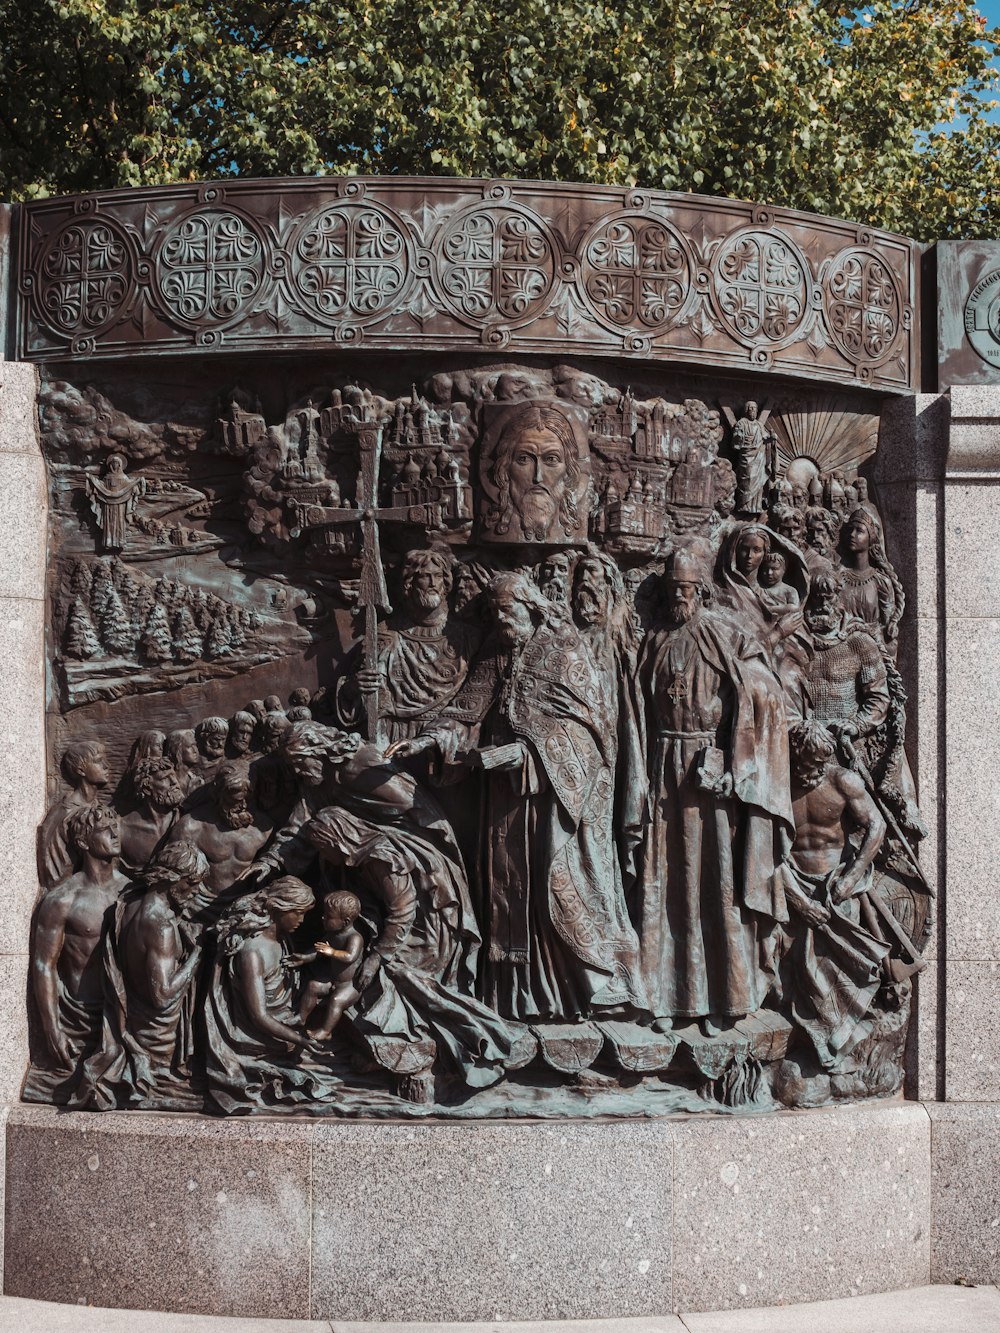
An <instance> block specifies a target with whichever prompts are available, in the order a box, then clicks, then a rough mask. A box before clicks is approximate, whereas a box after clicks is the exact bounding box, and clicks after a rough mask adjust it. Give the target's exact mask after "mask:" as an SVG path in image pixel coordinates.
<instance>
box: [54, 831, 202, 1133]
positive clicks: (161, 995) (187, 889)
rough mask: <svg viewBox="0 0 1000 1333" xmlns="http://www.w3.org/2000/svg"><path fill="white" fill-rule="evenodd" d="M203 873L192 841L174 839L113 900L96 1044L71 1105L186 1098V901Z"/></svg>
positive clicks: (189, 969) (193, 962)
mask: <svg viewBox="0 0 1000 1333" xmlns="http://www.w3.org/2000/svg"><path fill="white" fill-rule="evenodd" d="M207 873H208V862H207V861H206V860H205V857H204V856H203V855H202V854H201V852H199V850H198V848H197V847H195V846H193V845H192V844H191V843H189V842H173V843H170V844H169V845H168V846H166V847H164V848H163V850H162V851H160V852H158V853H157V855H156V856H155V858H154V859H153V862H152V864H151V865H150V866H148V867H147V869H146V870H145V871H144V872H143V874H142V875H141V876H140V877H139V879H138V880H137V881H136V883H135V885H134V887H133V889H132V890H130V892H128V893H127V894H125V895H124V896H123V897H122V899H121V900H120V901H119V902H118V904H117V907H116V908H115V922H114V926H113V928H112V929H111V931H110V932H109V936H108V945H107V948H106V951H105V969H106V975H107V983H108V984H107V986H106V991H105V994H106V1003H105V1021H104V1028H103V1033H102V1041H101V1046H100V1048H99V1049H98V1050H96V1051H95V1052H94V1053H93V1055H92V1056H91V1057H90V1058H89V1059H88V1060H87V1061H86V1063H85V1065H84V1068H83V1076H82V1079H81V1086H80V1089H79V1091H78V1093H77V1097H76V1104H77V1105H83V1106H88V1107H91V1108H97V1109H100V1110H108V1109H110V1108H112V1107H115V1106H128V1105H142V1106H147V1107H152V1108H157V1107H159V1108H171V1107H177V1108H178V1109H183V1108H184V1107H185V1106H186V1105H187V1104H188V1103H189V1102H190V1093H189V1092H188V1090H187V1084H188V1078H189V1075H190V1061H191V1054H192V1051H191V1038H192V1018H193V1011H194V999H195V996H194V978H195V973H196V971H197V969H198V965H199V963H200V961H201V950H200V948H199V944H198V941H199V939H200V935H201V928H200V927H199V926H197V925H195V924H194V923H193V922H192V921H191V919H190V915H189V912H188V905H189V903H190V900H191V899H192V897H193V896H194V894H195V893H197V891H198V889H199V888H200V886H201V884H202V882H203V881H204V879H205V876H206V875H207Z"/></svg>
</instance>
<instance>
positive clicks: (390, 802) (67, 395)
mask: <svg viewBox="0 0 1000 1333" xmlns="http://www.w3.org/2000/svg"><path fill="white" fill-rule="evenodd" d="M351 355H352V357H354V358H356V363H354V364H352V366H351V368H350V370H347V369H345V370H342V371H341V372H338V373H337V374H332V372H331V371H330V368H329V364H328V363H327V362H326V361H324V360H322V359H318V360H317V361H316V362H315V363H310V369H309V371H308V373H307V371H306V370H305V369H303V370H302V373H301V382H300V377H299V376H298V374H297V372H293V370H292V369H291V368H290V366H288V365H287V364H285V363H282V364H280V365H275V366H274V367H271V368H269V369H268V371H267V372H266V373H261V374H260V375H258V376H257V379H256V380H252V379H251V378H249V377H248V378H247V380H246V382H247V383H250V382H255V383H258V382H259V393H260V399H259V401H258V400H257V399H254V398H253V397H251V396H250V395H248V394H247V393H246V392H245V391H243V390H239V391H234V390H233V389H232V388H231V386H226V385H220V384H216V383H214V382H212V383H209V380H208V378H206V377H207V376H208V372H207V371H206V372H204V376H203V378H200V379H199V378H197V377H196V378H195V380H194V381H192V383H190V384H188V383H187V382H186V381H185V382H183V383H182V382H181V377H180V376H179V372H176V371H172V370H170V369H169V368H165V369H164V370H163V372H162V382H159V381H158V384H159V387H155V388H154V387H153V386H150V385H141V386H138V387H137V386H136V385H135V384H134V383H131V381H130V379H129V376H128V374H127V373H126V372H125V371H121V372H114V373H112V371H109V372H108V388H107V394H106V396H105V397H102V398H100V401H99V402H98V401H97V398H95V396H94V395H95V393H96V391H94V392H91V391H89V390H86V389H73V391H72V392H70V389H68V388H67V387H66V386H65V385H63V386H62V387H61V388H59V389H58V391H56V390H55V389H54V388H53V389H51V390H49V389H44V388H43V395H44V394H48V396H47V397H46V398H45V402H46V405H47V406H46V415H45V417H44V420H45V422H46V430H47V433H46V438H45V448H46V452H47V457H48V462H49V467H50V469H51V470H52V472H53V475H54V478H55V480H56V482H57V483H58V484H57V485H56V486H55V487H54V489H53V495H54V496H56V497H57V498H56V500H55V501H54V504H53V508H52V512H51V519H50V522H51V525H52V526H51V532H50V542H51V549H52V551H53V560H52V569H51V575H50V583H51V596H50V601H49V663H48V667H49V685H50V690H51V695H52V698H53V700H55V701H56V709H57V711H53V713H52V714H51V716H50V727H51V732H50V737H49V739H50V752H51V770H52V771H51V774H50V777H51V779H52V786H53V791H54V792H55V799H54V801H53V804H52V807H51V809H50V811H49V813H48V815H47V816H46V820H45V823H44V825H43V827H42V831H41V837H40V844H39V845H40V877H41V884H42V886H43V892H42V898H41V900H40V904H39V909H38V912H39V914H38V917H37V921H38V922H40V923H43V925H44V928H42V926H37V927H36V928H35V932H34V938H33V944H32V947H33V954H34V961H33V973H32V975H33V978H35V980H34V981H33V985H32V992H31V1004H32V1023H33V1047H32V1067H31V1072H30V1074H29V1077H28V1081H27V1084H26V1088H25V1096H27V1097H28V1098H29V1099H31V1100H36V1101H50V1102H56V1103H58V1104H67V1105H70V1106H73V1107H77V1108H80V1109H90V1110H104V1109H113V1108H114V1109H123V1108H131V1107H136V1106H141V1107H143V1108H144V1109H157V1110H161V1111H170V1110H176V1111H185V1112H188V1113H190V1112H202V1113H209V1114H223V1115H228V1114H247V1113H250V1114H275V1113H281V1114H293V1115H294V1114H310V1115H315V1114H323V1115H350V1116H359V1115H361V1116H369V1115H371V1116H386V1117H399V1116H420V1115H433V1116H451V1115H454V1116H470V1117H490V1116H512V1115H532V1116H535V1115H538V1116H542V1117H557V1116H567V1115H573V1116H619V1115H632V1114H638V1115H655V1114H661V1113H662V1114H667V1113H676V1112H688V1111H690V1112H696V1111H699V1110H704V1109H706V1108H711V1109H713V1110H715V1111H717V1112H721V1113H724V1114H728V1113H730V1112H734V1111H745V1110H759V1111H768V1110H772V1109H775V1108H776V1107H778V1106H799V1105H804V1104H806V1103H808V1104H815V1103H816V1102H823V1101H831V1102H832V1101H834V1100H836V1099H838V1098H843V1097H862V1096H873V1095H891V1094H892V1093H894V1092H895V1091H896V1090H897V1089H898V1087H899V1085H900V1080H901V1078H902V1054H901V1053H902V1049H903V1043H904V1041H905V1038H906V1028H907V1023H908V1020H909V1008H910V1003H911V999H910V981H909V978H910V977H912V975H913V974H914V973H915V972H916V971H919V969H920V967H921V966H922V958H921V955H920V950H921V947H922V945H923V942H924V938H925V935H926V931H927V923H928V920H929V916H930V908H929V896H928V892H927V886H926V884H925V883H924V882H923V880H922V878H921V874H920V869H919V866H918V864H917V861H916V848H917V845H918V843H919V840H920V837H921V835H922V825H921V823H920V816H919V812H918V810H917V806H916V794H915V790H914V785H913V779H912V776H911V774H910V772H909V768H908V766H907V763H906V759H905V749H904V744H903V742H904V740H905V723H906V717H905V709H904V703H905V700H904V697H903V686H902V680H903V672H904V671H905V663H902V664H897V663H896V660H895V656H896V654H897V652H899V653H900V654H901V655H902V650H901V649H900V648H899V643H900V635H899V633H898V627H899V623H900V617H901V616H902V615H903V612H904V599H903V591H902V584H901V582H900V580H899V578H898V576H897V575H896V572H895V570H894V569H893V567H892V564H891V562H890V553H891V551H892V550H893V549H894V548H893V546H892V540H891V537H892V534H891V533H887V532H886V531H885V528H884V525H883V522H882V519H881V517H880V515H879V511H878V497H877V495H876V494H875V493H874V490H873V489H872V488H869V487H868V486H867V484H866V479H865V477H863V476H861V475H860V474H859V468H861V467H863V466H866V465H867V459H868V458H869V457H870V455H871V452H872V449H873V448H874V442H873V441H874V438H875V437H874V436H873V427H872V421H873V420H874V421H875V427H876V428H877V416H876V417H874V418H873V415H872V411H871V409H870V405H867V400H864V399H863V398H861V397H859V396H857V395H856V396H855V397H856V401H855V397H851V395H850V394H849V393H847V392H846V391H844V392H841V391H840V390H839V389H838V391H837V394H836V395H834V394H833V393H832V391H831V393H830V394H827V395H826V396H825V397H824V393H823V392H822V391H821V389H817V388H815V387H811V386H806V387H803V388H801V389H794V388H782V389H781V390H780V392H779V391H778V390H777V389H775V388H774V387H773V385H772V384H770V383H769V381H768V377H767V376H766V375H765V374H763V373H762V374H760V375H759V376H756V377H754V376H751V375H749V374H747V375H745V376H744V380H743V381H738V380H737V379H736V378H735V375H734V379H733V380H732V381H731V384H732V395H731V397H727V398H726V399H725V400H721V399H720V398H718V397H717V396H716V389H715V388H714V387H713V385H711V384H709V383H708V382H707V380H706V379H705V378H699V377H698V376H697V375H696V374H695V373H694V372H690V373H689V372H686V371H685V372H681V371H679V370H671V371H670V372H669V374H668V373H667V371H666V370H665V369H661V370H659V371H655V367H653V368H650V367H649V366H646V365H645V363H643V362H641V361H639V360H637V361H636V362H635V363H634V364H631V365H629V366H628V373H627V374H626V371H625V369H623V370H622V372H621V374H620V375H617V376H612V375H611V373H610V371H608V372H607V375H606V377H602V376H601V375H598V374H597V373H596V372H594V371H593V370H592V369H585V368H582V367H579V366H576V365H571V364H555V365H551V366H550V367H548V368H543V367H541V365H540V364H533V365H521V364H516V365H515V364H506V363H505V364H503V365H484V364H479V363H478V362H477V363H476V364H475V365H472V366H471V367H470V366H469V365H465V364H461V365H459V364H457V363H456V362H455V361H454V360H453V359H452V358H451V357H450V354H449V355H446V354H445V353H443V352H441V353H434V354H428V357H427V373H426V375H425V376H424V377H423V379H422V380H421V379H418V380H417V382H416V383H414V382H413V379H412V373H413V362H412V361H411V362H408V363H407V364H408V367H409V368H408V369H407V370H406V373H405V375H404V373H403V367H402V365H400V366H397V365H396V364H395V362H394V361H393V359H392V357H391V356H387V358H385V359H380V360H379V361H378V362H377V363H376V362H375V361H374V360H371V361H370V362H369V363H368V366H367V373H366V375H364V376H362V374H361V368H362V363H363V360H364V357H365V355H366V354H365V353H364V352H363V350H360V349H355V350H354V351H352V353H351ZM541 360H542V358H541V357H539V358H538V361H539V363H540V362H541ZM206 364H209V365H210V362H208V363H206ZM330 364H332V363H330ZM602 364H603V363H602ZM247 365H248V367H249V366H250V363H249V362H248V363H247ZM654 371H655V373H654ZM642 377H645V382H643V383H638V382H636V381H638V380H639V379H640V378H642ZM630 380H631V381H632V382H631V383H630V382H629V381H630ZM112 391H113V392H112ZM727 392H728V391H727ZM88 393H89V394H90V395H91V396H90V397H88V396H87V395H88ZM199 395H200V396H199ZM98 397H99V396H98ZM92 399H93V400H94V401H92ZM113 399H114V401H113ZM845 404H846V406H845ZM154 406H155V411H156V414H158V415H157V417H156V420H154V421H147V420H141V419H140V415H146V416H148V415H150V413H151V412H153V407H154ZM97 407H100V411H99V412H98V411H97ZM185 413H186V414H187V415H186V416H185ZM95 421H98V422H111V423H112V424H113V426H114V432H115V435H114V438H115V439H116V440H130V441H141V442H143V449H144V452H143V453H142V454H141V455H139V454H137V456H135V457H133V456H132V454H131V453H129V454H128V456H127V457H126V458H125V461H124V464H122V465H119V464H118V463H117V462H111V461H107V460H104V455H105V454H108V453H109V452H110V451H109V449H108V446H107V444H106V443H103V444H102V442H101V440H102V437H101V436H100V434H99V430H98V426H96V425H93V423H94V422H95ZM88 423H91V424H90V425H88ZM102 429H103V427H102ZM88 432H89V433H88ZM876 434H877V430H876ZM84 446H86V447H84ZM102 450H103V453H102ZM116 450H117V452H119V453H120V452H121V449H120V446H116ZM95 460H96V462H95ZM102 460H104V461H102ZM98 463H100V464H101V466H100V467H98V466H97V464H98ZM102 468H103V469H104V470H103V471H102ZM105 472H106V474H107V476H106V477H105ZM122 476H124V478H125V479H126V481H127V483H128V485H129V486H130V487H131V488H132V489H131V490H130V496H132V498H133V499H134V504H133V505H132V508H131V509H130V510H129V513H128V515H127V516H126V517H127V520H128V521H127V534H126V535H127V543H119V544H118V546H117V548H116V549H114V550H112V549H111V548H110V545H109V543H107V542H106V541H104V540H103V538H102V532H103V530H101V529H98V528H95V526H94V525H93V524H92V523H90V520H89V518H88V515H89V514H92V510H91V509H89V508H88V506H89V505H90V503H91V501H92V499H93V496H94V494H95V489H94V488H95V485H96V483H95V480H94V479H95V477H96V478H97V479H98V480H99V481H100V482H101V485H104V486H105V487H106V489H107V488H110V487H111V486H112V484H113V483H114V482H115V478H116V477H117V478H119V480H121V478H122ZM102 478H104V479H103V480H102ZM123 484H124V483H123ZM60 497H62V498H60ZM904 639H905V636H904ZM105 825H106V827H105ZM112 825H113V827H112ZM92 826H93V827H92ZM98 826H99V827H98ZM95 829H96V832H95V831H94V830H95ZM92 834H93V836H91V835H92ZM60 932H61V933H60ZM60 939H61V940H63V943H62V944H59V943H58V941H59V940H60ZM81 960H82V962H81ZM154 982H155V984H154ZM85 983H86V984H85ZM844 997H846V1000H845V1003H846V1004H847V1006H848V1010H849V1016H850V1017H849V1021H847V1020H845V1019H844V1018H843V1016H842V1014H841V1013H840V1011H839V1009H838V1004H839V1003H840V1000H841V999H842V998H844Z"/></svg>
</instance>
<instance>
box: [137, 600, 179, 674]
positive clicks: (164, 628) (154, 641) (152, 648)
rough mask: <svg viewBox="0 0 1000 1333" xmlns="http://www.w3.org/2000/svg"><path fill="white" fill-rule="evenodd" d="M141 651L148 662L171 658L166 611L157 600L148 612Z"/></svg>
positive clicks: (164, 660)
mask: <svg viewBox="0 0 1000 1333" xmlns="http://www.w3.org/2000/svg"><path fill="white" fill-rule="evenodd" d="M142 651H143V653H144V655H145V657H146V658H147V660H148V661H150V662H169V661H170V660H171V659H172V658H173V655H174V653H173V643H172V642H171V638H170V626H169V624H168V623H167V613H166V611H164V609H163V607H162V606H161V605H160V604H159V602H157V604H156V605H155V606H154V607H153V609H152V611H150V613H149V619H148V620H147V621H146V628H145V629H144V630H143V634H142Z"/></svg>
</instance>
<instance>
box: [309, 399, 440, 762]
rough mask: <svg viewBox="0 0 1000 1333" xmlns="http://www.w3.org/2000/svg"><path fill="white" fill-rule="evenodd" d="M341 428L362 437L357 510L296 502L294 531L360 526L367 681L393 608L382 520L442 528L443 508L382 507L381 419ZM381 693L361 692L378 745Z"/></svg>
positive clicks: (373, 676) (368, 728) (350, 420)
mask: <svg viewBox="0 0 1000 1333" xmlns="http://www.w3.org/2000/svg"><path fill="white" fill-rule="evenodd" d="M341 429H343V430H344V431H345V432H346V433H348V434H350V435H354V436H356V437H357V441H358V458H359V462H360V465H361V466H360V471H359V474H358V485H357V508H356V509H348V508H342V507H334V506H330V505H312V504H310V505H302V504H295V502H294V501H293V507H294V509H295V526H294V527H293V528H292V535H293V536H298V534H299V533H300V532H302V531H304V530H307V529H312V528H327V527H334V526H337V527H339V526H342V525H343V524H345V523H358V524H360V526H361V541H362V546H361V580H360V588H359V602H360V605H361V606H362V607H363V608H364V616H365V630H364V649H363V660H364V666H365V672H366V676H367V679H369V680H377V673H378V626H379V617H380V616H387V615H388V614H389V612H390V611H391V610H392V604H391V603H390V601H389V590H388V588H387V587H386V582H385V570H384V569H383V568H382V552H381V548H380V544H379V523H380V522H385V521H395V522H397V523H413V524H420V525H422V526H423V527H429V528H438V527H440V526H441V524H442V514H441V507H440V505H435V504H424V505H397V506H392V505H390V506H386V507H385V508H382V509H380V508H379V503H378V488H379V469H380V466H381V462H382V430H383V426H382V423H381V422H378V421H368V420H360V419H359V418H357V417H347V418H346V419H345V420H343V421H342V424H341ZM378 695H379V690H378V685H377V684H374V685H371V686H369V687H368V688H367V689H363V690H362V691H361V696H362V699H363V701H364V710H365V739H366V740H369V741H373V742H374V743H375V744H379V743H380V742H381V739H382V737H381V734H380V733H381V725H380V721H381V719H380V715H379V698H378Z"/></svg>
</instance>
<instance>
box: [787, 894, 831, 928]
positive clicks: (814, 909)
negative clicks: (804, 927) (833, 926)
mask: <svg viewBox="0 0 1000 1333" xmlns="http://www.w3.org/2000/svg"><path fill="white" fill-rule="evenodd" d="M789 903H790V904H791V906H792V907H794V908H795V910H796V912H798V914H799V916H801V917H803V918H804V920H806V921H808V922H809V924H810V926H822V925H823V924H824V923H825V922H827V921H829V920H830V909H829V907H824V906H823V904H822V903H814V902H812V901H810V899H808V898H803V899H802V901H801V902H799V901H798V900H794V901H793V900H792V899H789Z"/></svg>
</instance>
